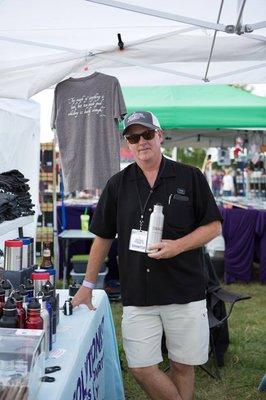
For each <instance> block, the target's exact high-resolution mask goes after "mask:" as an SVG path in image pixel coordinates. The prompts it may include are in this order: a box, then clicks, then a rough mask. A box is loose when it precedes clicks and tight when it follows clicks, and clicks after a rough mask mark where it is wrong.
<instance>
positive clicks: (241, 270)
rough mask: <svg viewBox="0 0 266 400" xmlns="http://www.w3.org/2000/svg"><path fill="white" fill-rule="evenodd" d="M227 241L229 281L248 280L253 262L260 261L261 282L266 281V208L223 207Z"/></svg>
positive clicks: (226, 273)
mask: <svg viewBox="0 0 266 400" xmlns="http://www.w3.org/2000/svg"><path fill="white" fill-rule="evenodd" d="M220 211H221V214H222V216H223V218H224V222H223V225H222V229H223V236H224V240H225V252H224V267H225V281H226V283H232V282H235V281H236V280H237V279H239V280H241V281H244V282H249V281H250V280H251V277H252V264H253V261H258V262H259V264H260V270H259V275H260V281H261V282H262V283H266V211H264V210H256V209H246V210H244V209H241V208H230V209H229V208H220Z"/></svg>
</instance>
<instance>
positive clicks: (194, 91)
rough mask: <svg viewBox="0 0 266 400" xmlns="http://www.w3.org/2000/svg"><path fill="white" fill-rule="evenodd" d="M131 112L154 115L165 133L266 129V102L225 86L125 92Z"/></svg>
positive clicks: (179, 87)
mask: <svg viewBox="0 0 266 400" xmlns="http://www.w3.org/2000/svg"><path fill="white" fill-rule="evenodd" d="M122 91H123V95H124V98H125V102H126V106H127V110H128V112H129V113H131V112H133V111H141V110H143V111H151V112H152V113H154V114H155V115H156V117H157V118H158V119H159V121H160V123H161V126H162V128H163V129H176V128H266V98H265V97H259V96H255V95H253V94H251V93H249V92H246V91H244V90H242V89H240V88H235V87H232V86H225V85H218V86H217V85H207V86H205V85H191V86H149V87H125V88H123V89H122Z"/></svg>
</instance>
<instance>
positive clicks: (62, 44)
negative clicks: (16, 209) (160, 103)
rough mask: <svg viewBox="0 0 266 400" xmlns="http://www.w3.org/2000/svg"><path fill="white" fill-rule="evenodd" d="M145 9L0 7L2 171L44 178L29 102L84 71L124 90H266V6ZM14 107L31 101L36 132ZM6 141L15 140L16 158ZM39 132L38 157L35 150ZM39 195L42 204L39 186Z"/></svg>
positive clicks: (157, 5)
mask: <svg viewBox="0 0 266 400" xmlns="http://www.w3.org/2000/svg"><path fill="white" fill-rule="evenodd" d="M143 4H144V3H143V1H142V0H126V1H125V0H121V1H115V0H23V1H21V0H12V1H10V0H2V1H1V2H0V60H1V62H0V98H3V101H4V102H8V107H9V113H6V112H5V111H4V114H3V118H1V120H0V125H1V124H2V129H1V131H0V134H1V135H0V148H1V150H2V152H3V154H4V155H5V152H7V153H6V154H9V153H8V152H10V151H11V154H13V155H16V156H15V158H14V157H11V158H10V159H7V158H6V157H1V161H0V170H1V171H4V170H7V169H12V168H18V169H20V170H21V171H22V172H23V173H24V174H25V175H26V176H27V177H29V178H31V176H32V174H33V175H34V176H35V177H36V178H37V177H38V168H37V167H36V165H37V164H36V162H37V161H36V159H37V158H38V157H39V152H38V151H36V150H37V147H38V146H37V144H36V143H37V142H36V140H35V139H36V138H37V137H38V132H39V131H38V126H37V125H38V124H37V122H36V121H37V120H38V118H39V117H37V120H36V114H35V116H34V118H32V107H33V104H32V103H31V101H30V100H27V99H30V98H31V97H32V96H33V95H34V94H36V93H39V92H41V91H42V90H43V89H46V88H48V87H51V86H52V85H54V84H57V83H58V82H60V81H61V80H63V79H65V78H66V77H69V76H70V75H72V76H74V74H79V73H81V68H84V65H85V64H86V65H87V66H88V71H86V72H85V73H88V74H89V73H92V72H94V71H95V70H98V71H100V72H104V73H107V74H109V75H114V76H116V77H117V78H118V79H119V80H120V83H121V85H122V86H144V85H145V86H147V85H150V86H151V85H184V84H186V85H187V84H199V83H204V84H209V83H214V84H228V83H240V84H246V83H266V18H265V17H266V7H265V0H186V1H184V0H175V1H168V2H166V1H165V0H146V1H145V7H144V6H143ZM118 34H120V35H121V41H122V42H123V44H124V45H123V46H122V43H121V41H120V43H119V44H120V47H123V50H120V48H119V46H118ZM83 73H84V71H83ZM4 98H7V99H4ZM15 99H24V100H21V101H22V103H21V105H22V107H23V108H24V111H25V110H27V112H26V113H25V114H24V119H25V121H24V122H26V121H27V120H28V122H29V121H32V122H33V126H32V127H30V126H28V128H27V129H25V128H23V126H24V125H22V124H20V122H19V118H17V111H16V107H17V105H18V103H16V101H17V100H15ZM1 107H2V106H1V105H0V109H1ZM0 111H1V110H0ZM1 113H2V111H1V112H0V115H1ZM12 114H13V115H12ZM33 114H34V112H33ZM26 125H27V124H26ZM26 125H25V126H26ZM0 128H1V126H0ZM5 132H7V134H8V135H10V136H9V148H8V149H7V147H6V143H5V142H6V136H5ZM32 132H35V136H34V142H33V146H35V147H34V148H33V147H30V144H29V142H30V141H31V140H32V136H31V135H32ZM11 142H12V145H11ZM15 159H19V162H16V161H15ZM31 186H32V187H33V186H34V188H32V190H33V191H34V193H35V195H34V199H33V201H34V202H36V201H37V197H36V193H37V191H38V186H37V182H35V181H34V179H31ZM35 200H36V201H35Z"/></svg>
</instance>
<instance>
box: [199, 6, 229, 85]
mask: <svg viewBox="0 0 266 400" xmlns="http://www.w3.org/2000/svg"><path fill="white" fill-rule="evenodd" d="M223 5H224V0H222V1H221V5H220V9H219V13H218V18H217V23H218V22H219V21H220V18H221V13H222V9H223ZM216 36H217V30H215V32H214V35H213V39H212V45H211V51H210V55H209V59H208V63H207V67H206V71H205V75H204V78H203V81H204V82H209V79H208V72H209V68H210V63H211V58H212V53H213V48H214V44H215V41H216Z"/></svg>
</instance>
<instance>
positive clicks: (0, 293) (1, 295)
mask: <svg viewBox="0 0 266 400" xmlns="http://www.w3.org/2000/svg"><path fill="white" fill-rule="evenodd" d="M5 292H6V291H5V289H3V288H2V287H0V317H1V316H2V315H3V308H4V305H5Z"/></svg>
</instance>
